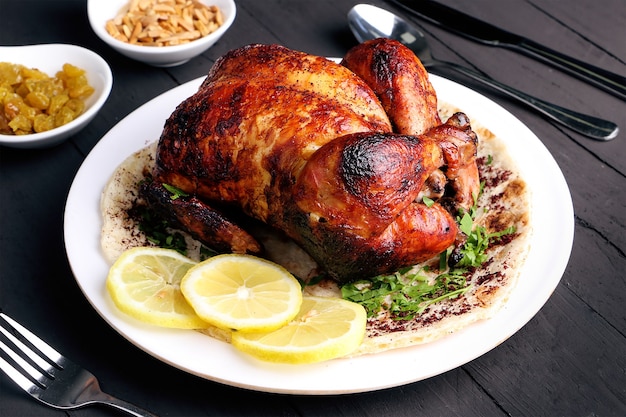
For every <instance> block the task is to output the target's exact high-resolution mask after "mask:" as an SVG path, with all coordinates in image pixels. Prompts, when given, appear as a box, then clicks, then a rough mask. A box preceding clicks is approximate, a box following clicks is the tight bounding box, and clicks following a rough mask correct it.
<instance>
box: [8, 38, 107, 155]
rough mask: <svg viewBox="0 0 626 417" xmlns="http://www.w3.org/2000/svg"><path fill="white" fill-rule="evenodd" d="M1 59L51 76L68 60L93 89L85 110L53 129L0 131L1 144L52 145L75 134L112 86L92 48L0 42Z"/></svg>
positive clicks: (23, 145) (13, 146)
mask: <svg viewBox="0 0 626 417" xmlns="http://www.w3.org/2000/svg"><path fill="white" fill-rule="evenodd" d="M0 60H2V61H3V62H9V63H11V64H22V65H24V66H26V67H29V68H37V69H39V70H41V71H43V72H45V73H46V74H48V75H49V76H50V77H54V75H55V74H56V73H57V72H58V71H60V70H61V69H62V68H63V64H65V63H69V64H72V65H74V66H76V67H79V68H82V69H84V70H85V71H86V75H87V80H88V81H89V84H90V85H91V86H92V87H93V88H94V89H95V91H94V93H93V94H92V95H91V96H90V97H89V98H87V100H85V111H84V112H83V113H82V114H81V115H80V116H78V117H77V118H76V119H74V120H72V121H71V122H69V123H67V124H65V125H63V126H59V127H57V128H55V129H52V130H48V131H46V132H41V133H32V134H30V135H2V134H0V145H2V146H9V147H12V148H44V147H49V146H54V145H57V144H59V143H60V142H62V141H64V140H65V139H67V138H69V137H70V136H72V135H74V134H76V133H77V132H78V131H79V130H81V129H82V128H83V127H85V126H86V125H87V124H88V123H89V122H90V121H91V120H92V119H93V118H94V116H95V115H96V113H98V111H99V110H100V108H101V107H102V105H103V104H104V102H105V101H106V100H107V98H108V97H109V93H110V92H111V87H112V86H113V75H112V74H111V68H109V65H108V64H107V63H106V61H105V60H104V59H102V58H101V57H100V56H99V55H98V54H96V53H95V52H92V51H90V50H89V49H85V48H82V47H80V46H76V45H67V44H42V45H27V46H0Z"/></svg>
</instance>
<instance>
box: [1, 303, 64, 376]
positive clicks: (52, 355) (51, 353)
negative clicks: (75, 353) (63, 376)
mask: <svg viewBox="0 0 626 417" xmlns="http://www.w3.org/2000/svg"><path fill="white" fill-rule="evenodd" d="M0 317H2V318H3V319H4V321H6V322H7V323H9V325H10V326H11V327H13V329H14V330H15V331H17V333H18V334H19V335H20V336H22V337H23V338H24V339H26V340H28V341H29V342H30V343H31V344H32V345H33V346H35V347H36V348H37V349H38V350H39V351H40V352H41V353H42V354H44V355H45V356H46V357H47V359H48V360H49V361H50V364H55V365H57V366H59V360H61V359H62V358H63V355H61V354H60V353H59V352H57V351H56V350H55V349H53V348H52V347H51V346H50V345H48V344H47V343H46V342H44V341H43V340H41V339H40V338H39V337H37V336H35V335H34V334H33V333H32V332H31V331H30V330H28V329H27V328H25V327H24V326H22V325H21V324H19V323H18V322H16V321H15V320H13V319H12V318H11V317H9V316H7V315H6V314H4V313H2V312H0ZM20 343H21V342H20ZM21 344H22V345H23V346H24V347H26V346H25V345H24V344H23V343H21ZM20 348H21V347H20ZM27 349H28V350H29V351H30V352H31V353H33V354H34V352H33V351H32V350H31V349H30V348H27ZM25 353H26V354H27V355H28V353H27V352H25ZM28 356H29V357H30V358H31V359H33V357H32V356H31V355H28ZM35 356H36V357H39V355H35ZM33 360H34V359H33ZM37 365H39V364H37ZM46 367H47V364H45V365H44V366H42V369H46Z"/></svg>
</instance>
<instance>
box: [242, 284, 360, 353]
mask: <svg viewBox="0 0 626 417" xmlns="http://www.w3.org/2000/svg"><path fill="white" fill-rule="evenodd" d="M366 321H367V314H366V312H365V309H364V308H363V306H361V305H359V304H356V303H353V302H351V301H347V300H343V299H341V298H330V297H314V296H305V297H304V298H303V300H302V307H301V308H300V312H299V313H298V315H297V316H296V318H295V319H294V320H293V321H291V322H290V323H288V324H287V325H286V326H284V327H282V328H280V329H278V330H275V331H272V332H269V333H244V332H234V333H233V335H232V344H233V346H235V347H236V348H237V349H239V350H241V351H243V352H246V353H248V354H250V355H253V356H255V357H257V358H259V359H261V360H264V361H268V362H280V363H289V364H304V363H313V362H321V361H325V360H329V359H334V358H338V357H341V356H345V355H347V354H349V353H350V352H353V351H354V350H355V349H356V348H357V347H358V346H359V345H360V344H361V342H362V341H363V338H364V337H365V325H366Z"/></svg>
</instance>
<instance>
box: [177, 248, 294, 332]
mask: <svg viewBox="0 0 626 417" xmlns="http://www.w3.org/2000/svg"><path fill="white" fill-rule="evenodd" d="M180 289H181V291H182V293H183V295H184V296H185V298H186V299H187V301H188V302H189V304H191V306H192V307H193V309H194V310H195V311H196V313H197V314H198V316H200V317H201V318H202V319H203V320H206V321H207V322H209V323H211V324H213V325H214V326H216V327H219V328H222V329H234V330H240V331H270V330H274V329H277V328H279V327H281V326H284V325H285V324H286V323H288V322H289V321H290V320H291V319H293V318H294V317H295V315H296V314H297V313H298V310H299V309H300V304H301V303H302V289H301V286H300V283H299V282H298V280H297V279H295V278H294V276H293V275H291V274H290V273H289V272H288V271H287V270H286V269H284V268H283V267H282V266H280V265H278V264H275V263H272V262H270V261H266V260H265V259H261V258H257V257H255V256H250V255H240V254H225V255H217V256H214V257H212V258H209V259H207V260H206V261H203V262H200V263H199V264H198V265H196V266H194V267H193V268H191V269H190V270H189V272H188V273H187V275H185V277H184V278H183V280H182V282H181V288H180Z"/></svg>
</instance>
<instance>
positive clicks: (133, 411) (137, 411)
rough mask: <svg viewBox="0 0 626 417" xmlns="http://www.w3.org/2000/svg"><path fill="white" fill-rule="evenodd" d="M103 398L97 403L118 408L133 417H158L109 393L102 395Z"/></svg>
mask: <svg viewBox="0 0 626 417" xmlns="http://www.w3.org/2000/svg"><path fill="white" fill-rule="evenodd" d="M101 397H102V398H98V399H97V402H99V403H100V404H105V405H108V406H109V407H112V408H116V409H118V410H121V411H125V412H126V413H128V414H130V415H131V416H135V417H157V415H156V414H152V413H151V412H149V411H146V410H144V409H143V408H141V407H138V406H136V405H135V404H132V403H129V402H127V401H124V400H120V399H119V398H115V397H113V396H111V395H109V394H107V393H104V392H103V393H101Z"/></svg>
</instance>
